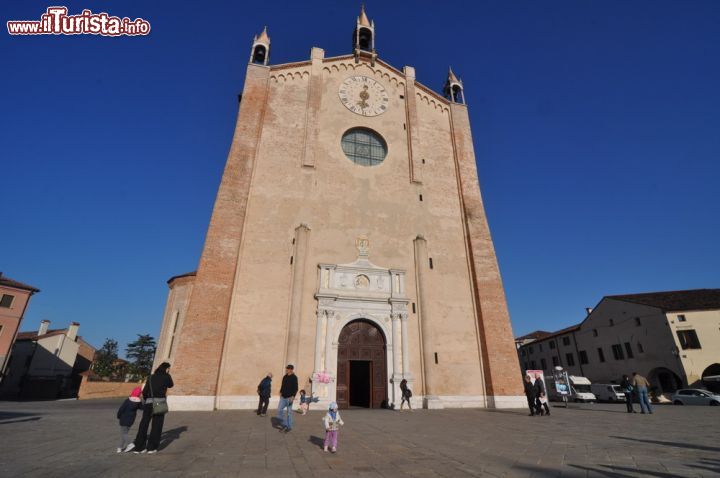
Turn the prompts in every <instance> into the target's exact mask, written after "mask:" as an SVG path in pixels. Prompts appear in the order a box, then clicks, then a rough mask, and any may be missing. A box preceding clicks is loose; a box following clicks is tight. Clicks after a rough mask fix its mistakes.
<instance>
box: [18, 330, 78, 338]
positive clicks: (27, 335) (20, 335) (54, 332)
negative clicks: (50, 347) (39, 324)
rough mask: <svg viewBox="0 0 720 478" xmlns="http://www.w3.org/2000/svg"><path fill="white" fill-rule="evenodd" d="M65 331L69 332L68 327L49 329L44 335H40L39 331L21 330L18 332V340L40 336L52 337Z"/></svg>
mask: <svg viewBox="0 0 720 478" xmlns="http://www.w3.org/2000/svg"><path fill="white" fill-rule="evenodd" d="M65 332H67V329H53V330H48V331H47V332H46V333H45V334H43V335H38V333H37V331H34V332H20V333H18V334H17V340H37V339H38V338H40V337H42V338H45V337H52V336H53V335H62V334H64V333H65Z"/></svg>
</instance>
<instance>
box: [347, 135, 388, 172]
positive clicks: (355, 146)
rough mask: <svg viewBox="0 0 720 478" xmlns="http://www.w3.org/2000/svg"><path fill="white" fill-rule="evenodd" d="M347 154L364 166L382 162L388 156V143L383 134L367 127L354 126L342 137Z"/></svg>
mask: <svg viewBox="0 0 720 478" xmlns="http://www.w3.org/2000/svg"><path fill="white" fill-rule="evenodd" d="M342 149H343V152H344V153H345V156H347V157H348V158H350V159H351V160H352V161H353V162H354V163H356V164H360V165H362V166H375V165H377V164H380V163H382V162H383V160H384V159H385V156H387V144H385V140H384V139H382V136H380V135H379V134H377V133H376V132H374V131H372V130H369V129H366V128H352V129H349V130H347V131H346V132H345V134H344V135H343V137H342Z"/></svg>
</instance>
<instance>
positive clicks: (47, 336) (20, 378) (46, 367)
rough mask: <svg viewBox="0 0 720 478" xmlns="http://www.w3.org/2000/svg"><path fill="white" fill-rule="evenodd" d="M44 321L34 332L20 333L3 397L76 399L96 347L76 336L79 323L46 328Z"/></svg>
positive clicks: (8, 371) (3, 384) (48, 324)
mask: <svg viewBox="0 0 720 478" xmlns="http://www.w3.org/2000/svg"><path fill="white" fill-rule="evenodd" d="M49 326H50V321H48V320H43V321H41V322H40V327H39V328H38V330H37V331H36V332H20V333H19V334H18V336H17V340H16V341H15V345H14V347H13V350H12V354H11V357H10V361H9V363H8V368H7V374H6V377H5V380H4V381H3V383H2V384H1V385H0V395H1V396H2V397H4V398H21V399H55V398H70V397H74V396H77V390H78V388H79V387H80V380H81V375H80V374H81V373H83V372H86V371H88V370H89V369H90V366H91V364H92V360H93V357H94V355H95V348H94V347H93V346H92V345H90V344H88V343H87V342H85V341H84V340H83V339H82V337H80V336H78V330H79V328H80V324H78V323H77V322H71V323H70V326H69V327H68V328H66V329H49Z"/></svg>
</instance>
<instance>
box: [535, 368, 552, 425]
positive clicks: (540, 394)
mask: <svg viewBox="0 0 720 478" xmlns="http://www.w3.org/2000/svg"><path fill="white" fill-rule="evenodd" d="M533 388H534V389H535V409H536V411H537V413H538V414H540V416H542V415H550V407H548V403H547V396H546V395H545V382H543V379H542V376H541V375H540V374H539V373H537V374H535V383H534V384H533ZM543 409H544V410H543Z"/></svg>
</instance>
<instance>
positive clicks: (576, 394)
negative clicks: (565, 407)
mask: <svg viewBox="0 0 720 478" xmlns="http://www.w3.org/2000/svg"><path fill="white" fill-rule="evenodd" d="M568 378H569V379H570V388H571V389H570V396H569V397H568V400H571V401H575V402H595V401H596V400H597V397H596V396H595V394H593V393H592V390H591V388H590V387H591V386H592V383H591V382H590V380H588V379H587V378H585V377H579V376H577V375H570V376H569V377H568ZM547 387H548V397H549V398H550V400H552V401H562V399H563V396H562V395H561V394H559V393H558V392H557V390H556V388H555V383H554V380H553V378H552V377H549V378H548V382H547Z"/></svg>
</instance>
